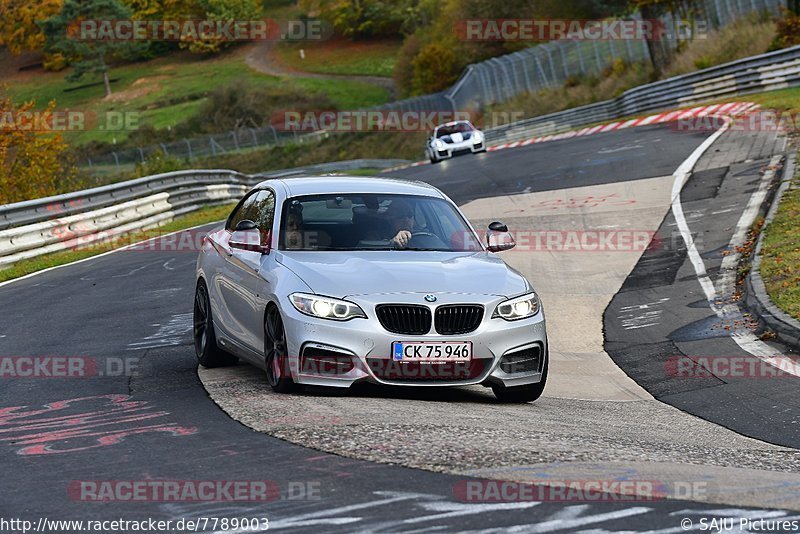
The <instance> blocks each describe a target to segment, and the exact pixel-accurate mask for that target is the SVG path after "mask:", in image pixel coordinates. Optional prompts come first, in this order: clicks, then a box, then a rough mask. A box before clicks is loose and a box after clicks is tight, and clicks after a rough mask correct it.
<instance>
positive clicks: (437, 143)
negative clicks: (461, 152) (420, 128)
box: [433, 139, 444, 150]
mask: <svg viewBox="0 0 800 534" xmlns="http://www.w3.org/2000/svg"><path fill="white" fill-rule="evenodd" d="M433 147H434V148H437V149H439V150H441V149H443V148H444V141H442V140H441V139H437V140H436V141H434V142H433Z"/></svg>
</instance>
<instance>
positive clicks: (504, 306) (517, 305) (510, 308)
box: [492, 293, 541, 321]
mask: <svg viewBox="0 0 800 534" xmlns="http://www.w3.org/2000/svg"><path fill="white" fill-rule="evenodd" d="M540 307H541V306H540V304H539V297H538V296H537V295H536V293H528V294H527V295H522V296H521V297H517V298H515V299H511V300H507V301H506V302H501V303H500V304H498V305H497V309H495V310H494V313H493V314H492V319H494V318H495V317H500V318H501V319H505V320H506V321H516V320H518V319H526V318H528V317H533V316H534V315H536V314H537V313H539V308H540Z"/></svg>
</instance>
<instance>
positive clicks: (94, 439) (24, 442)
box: [0, 395, 197, 456]
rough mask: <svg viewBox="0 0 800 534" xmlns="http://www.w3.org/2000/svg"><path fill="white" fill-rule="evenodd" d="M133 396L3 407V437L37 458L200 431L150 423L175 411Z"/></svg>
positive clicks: (0, 422)
mask: <svg viewBox="0 0 800 534" xmlns="http://www.w3.org/2000/svg"><path fill="white" fill-rule="evenodd" d="M130 399H131V397H130V396H128V395H98V396H93V397H79V398H75V399H66V400H61V401H56V402H51V403H49V404H45V405H44V406H43V407H42V408H40V409H29V407H28V406H10V407H7V408H0V441H4V442H7V443H10V444H12V445H14V446H22V447H21V448H19V449H17V454H20V455H23V456H37V455H42V454H63V453H69V452H78V451H85V450H90V449H96V448H98V447H107V446H109V445H115V444H117V443H119V442H121V441H122V440H124V439H125V438H126V437H128V436H133V435H136V434H144V433H150V432H165V433H169V434H172V435H173V436H188V435H190V434H194V433H196V432H197V429H196V428H194V427H183V426H179V425H178V424H176V423H155V424H150V423H151V421H152V420H153V419H159V418H163V417H165V416H168V415H170V412H166V411H159V410H156V408H155V406H153V405H151V404H150V403H149V402H146V401H131V400H130ZM76 441H77V442H78V443H76Z"/></svg>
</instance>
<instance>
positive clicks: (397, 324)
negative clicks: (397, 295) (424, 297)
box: [375, 304, 431, 335]
mask: <svg viewBox="0 0 800 534" xmlns="http://www.w3.org/2000/svg"><path fill="white" fill-rule="evenodd" d="M375 312H376V313H377V314H378V321H380V322H381V326H383V327H384V328H385V329H386V330H388V331H389V332H394V333H395V334H406V335H422V334H427V333H428V332H429V331H430V329H431V310H430V308H428V307H427V306H418V305H414V304H381V305H379V306H376V307H375Z"/></svg>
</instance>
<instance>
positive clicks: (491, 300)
mask: <svg viewBox="0 0 800 534" xmlns="http://www.w3.org/2000/svg"><path fill="white" fill-rule="evenodd" d="M422 296H423V295H422V294H414V293H405V294H394V295H379V296H377V297H378V298H379V299H380V300H375V297H376V296H363V297H350V298H348V299H347V300H349V301H352V302H355V303H357V304H358V305H359V306H361V308H362V309H363V310H364V312H365V313H366V314H367V319H351V320H349V321H346V322H338V321H331V320H325V319H317V318H314V317H310V316H307V315H304V314H301V313H300V312H298V311H297V310H295V309H294V307H293V306H291V304H289V303H285V304H284V305H283V306H282V308H283V310H282V311H283V315H284V325H285V328H286V335H287V341H288V345H289V346H288V349H289V354H290V359H289V365H290V369H291V373H292V376H293V378H294V380H295V382H297V383H300V384H309V385H318V386H335V387H349V386H351V385H353V384H355V383H357V382H363V381H368V382H372V383H377V384H387V385H395V386H463V385H470V384H484V385H491V384H497V385H503V386H507V387H512V386H520V385H526V384H534V383H537V382H539V381H540V380H541V378H542V369H543V366H544V360H545V359H546V357H547V353H548V347H547V333H546V324H545V317H544V310H540V311H539V313H537V314H536V315H534V316H533V317H530V318H528V319H523V320H519V321H511V322H509V321H506V320H504V319H500V318H496V319H492V318H491V315H492V313H493V312H494V310H495V308H496V306H497V304H499V303H501V302H503V301H504V300H506V299H505V298H503V297H498V296H491V295H490V296H486V295H464V294H437V295H436V296H437V297H438V300H437V302H436V303H435V304H431V305H428V306H429V307H430V308H431V312H432V313H433V311H434V309H435V308H436V307H437V306H440V305H444V304H482V305H483V306H484V317H483V320H482V321H481V323H480V325H479V326H478V328H477V329H476V330H475V331H473V332H470V333H468V334H460V335H441V334H438V333H436V332H435V331H433V328H432V329H431V330H432V331H431V332H429V333H427V334H422V335H402V334H395V333H392V332H389V331H387V330H385V329H384V328H383V326H382V325H381V324H380V322H379V320H378V318H377V316H376V313H375V306H376V305H377V304H383V303H393V304H395V303H396V304H420V303H422V302H424V301H423V299H422ZM426 305H427V304H426ZM395 341H403V342H409V341H469V342H471V343H472V362H471V363H469V364H466V363H462V364H457V363H451V364H412V363H400V362H395V361H393V359H392V343H393V342H395ZM320 354H327V355H338V356H337V359H338V360H339V361H338V363H336V364H335V365H327V364H325V365H323V366H320V365H317V363H319V362H320V361H321V360H318V359H317V358H318V357H319V355H320ZM537 354H538V361H536V358H537ZM331 357H332V356H331Z"/></svg>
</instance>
